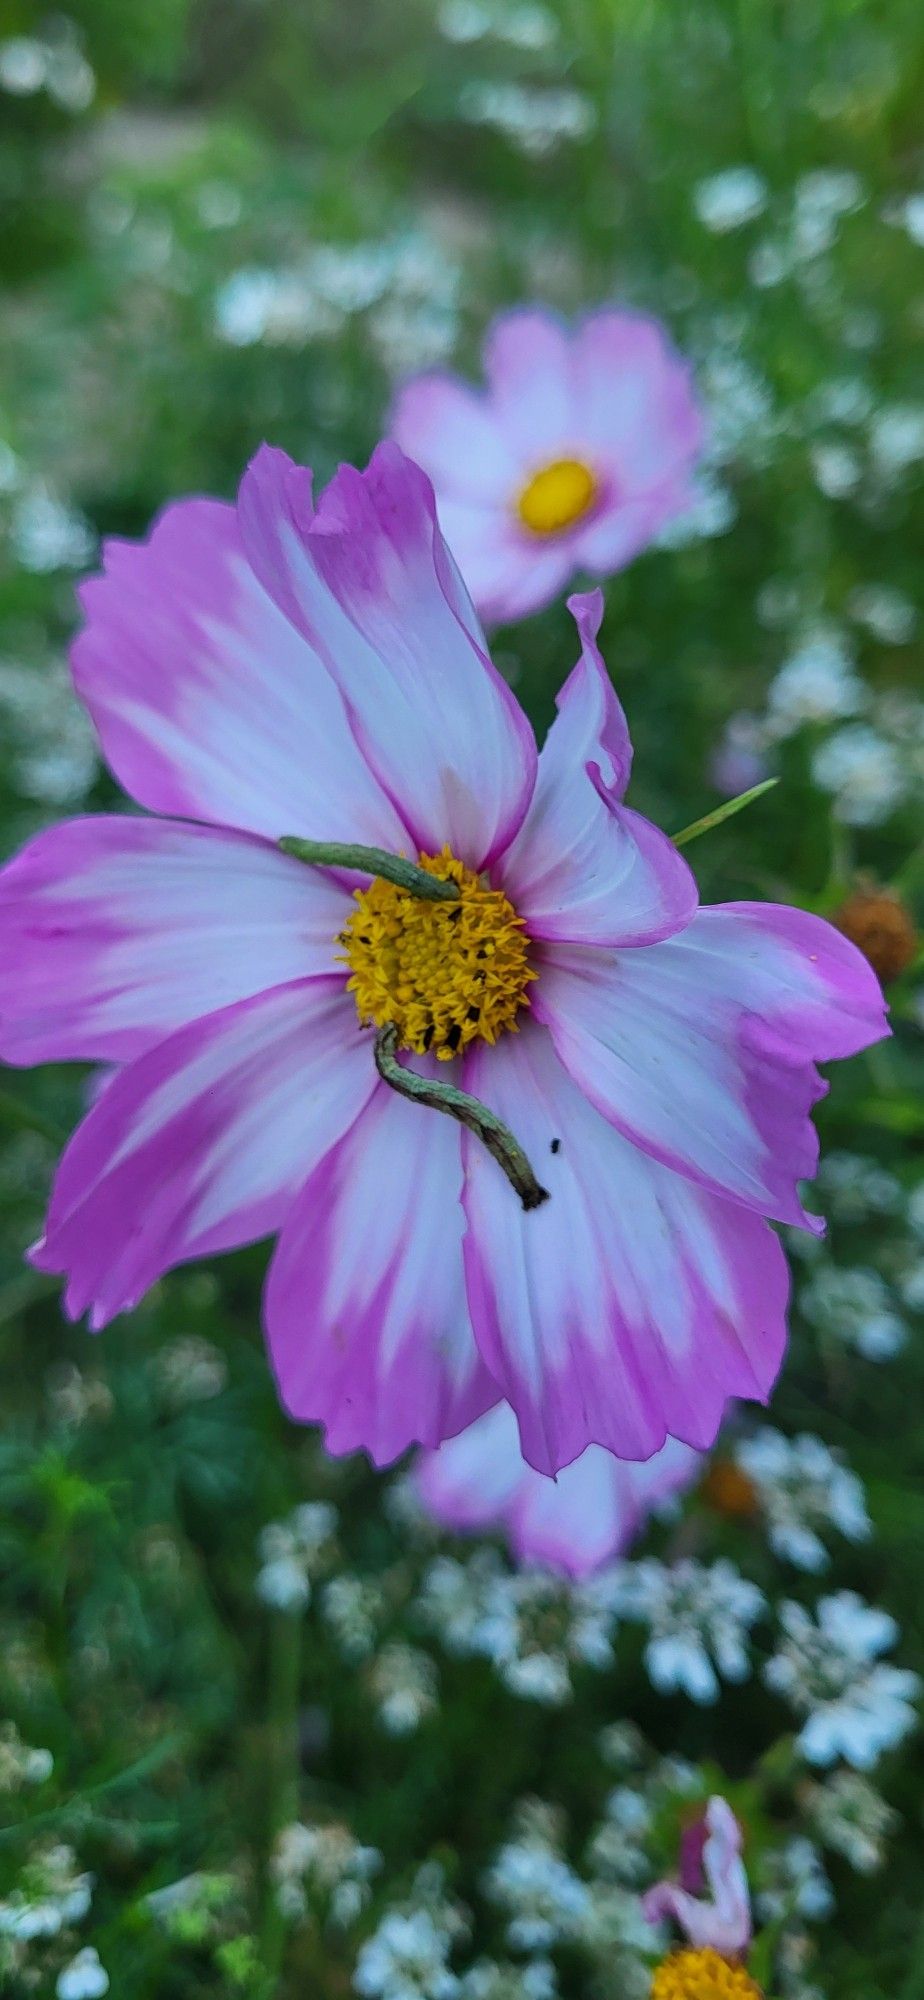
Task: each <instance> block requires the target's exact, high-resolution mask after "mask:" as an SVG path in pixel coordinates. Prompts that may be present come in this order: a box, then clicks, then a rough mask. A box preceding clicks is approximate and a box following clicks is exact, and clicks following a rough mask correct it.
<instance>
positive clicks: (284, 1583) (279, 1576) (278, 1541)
mask: <svg viewBox="0 0 924 2000" xmlns="http://www.w3.org/2000/svg"><path fill="white" fill-rule="evenodd" d="M336 1528H337V1509H336V1507H331V1506H330V1505H328V1503H327V1502H326V1501H323V1500H316V1501H308V1502H306V1503H305V1504H304V1505H303V1506H301V1507H296V1508H295V1511H294V1513H292V1514H290V1516H289V1518H288V1520H287V1521H272V1522H270V1524H269V1526H268V1527H266V1528H264V1529H263V1531H262V1533H261V1535H260V1538H259V1542H258V1549H259V1553H260V1557H261V1567H260V1570H259V1573H258V1575H257V1580H256V1592H257V1596H258V1597H259V1598H261V1599H262V1602H263V1603H264V1604H269V1605H272V1606H273V1608H274V1609H275V1610H278V1611H300V1610H301V1609H302V1608H303V1606H304V1605H306V1604H307V1603H308V1602H309V1601H310V1598H311V1585H312V1582H313V1581H314V1579H315V1577H316V1576H317V1575H318V1574H319V1572H320V1571H321V1570H323V1569H324V1568H325V1567H326V1566H327V1564H328V1563H329V1561H330V1557H331V1543H332V1540H333V1536H334V1534H335V1532H336Z"/></svg>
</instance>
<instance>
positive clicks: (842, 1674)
mask: <svg viewBox="0 0 924 2000" xmlns="http://www.w3.org/2000/svg"><path fill="white" fill-rule="evenodd" d="M779 1621H780V1625H781V1627H782V1631H783V1642H782V1645H781V1646H780V1649H779V1651H778V1652H777V1653H775V1654H774V1656H773V1658H772V1659H771V1660H769V1661H768V1663H767V1666H766V1668H765V1669H764V1678H765V1680H766V1683H767V1686H768V1687H770V1688H772V1689H773V1691H774V1693H775V1694H779V1695H781V1696H782V1697H783V1699H784V1700H785V1701H787V1702H788V1703H789V1705H790V1707H791V1708H793V1709H794V1710H795V1712H796V1714H797V1715H800V1716H802V1717H804V1721H803V1723H802V1727H801V1729H800V1731H799V1736H798V1739H797V1740H798V1745H799V1749H800V1750H801V1752H802V1755H803V1757H805V1759H806V1761H807V1762H808V1763H810V1764H820V1765H829V1764H834V1763H836V1762H837V1760H838V1759H839V1758H843V1760H844V1762H845V1763H848V1764H851V1765H853V1766H854V1768H855V1769H856V1770H859V1771H868V1770H871V1769H872V1767H873V1765H874V1764H876V1763H877V1762H878V1760H879V1758H880V1756H881V1755H882V1753H883V1751H885V1750H890V1749H893V1748H894V1746H895V1745H896V1744H897V1743H900V1742H901V1741H902V1740H903V1738H904V1737H905V1736H906V1735H907V1734H908V1732H909V1730H910V1729H912V1728H913V1727H914V1726H915V1722H916V1719H917V1718H916V1715H915V1711H914V1708H913V1707H912V1703H913V1701H914V1699H915V1697H916V1695H917V1694H918V1692H919V1689H920V1685H921V1683H920V1679H919V1676H918V1675H917V1674H915V1673H912V1672H911V1671H910V1670H909V1669H907V1668H903V1667H895V1666H892V1665H891V1664H888V1663H886V1662H884V1661H882V1660H881V1659H880V1657H879V1655H880V1654H881V1653H884V1652H885V1651H886V1650H887V1649H888V1648H889V1647H891V1646H893V1645H894V1644H895V1641H896V1639H897V1638H898V1627H897V1625H896V1623H895V1620H894V1618H891V1617H890V1616H889V1615H888V1613H887V1612H885V1611H880V1610H878V1609H876V1608H875V1607H874V1606H873V1605H870V1604H865V1603H864V1601H863V1599H862V1598H861V1597H859V1596H858V1595H857V1593H856V1592H855V1591H852V1590H840V1591H837V1592H836V1593H835V1594H834V1595H833V1596H831V1597H823V1598H821V1599H820V1601H819V1603H818V1605H817V1606H816V1611H815V1615H814V1616H813V1615H812V1613H811V1612H810V1611H807V1610H806V1609H805V1607H804V1605H801V1604H795V1603H793V1602H791V1601H786V1602H784V1603H783V1604H781V1605H780V1607H779Z"/></svg>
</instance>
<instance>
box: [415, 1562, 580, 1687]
mask: <svg viewBox="0 0 924 2000" xmlns="http://www.w3.org/2000/svg"><path fill="white" fill-rule="evenodd" d="M615 1594H616V1593H615V1586H614V1582H613V1578H612V1576H609V1575H607V1574H606V1573H604V1574H602V1575H600V1576H597V1577H591V1578H589V1579H588V1580H587V1581H585V1582H582V1583H576V1584H569V1583H567V1582H565V1581H564V1580H562V1579H559V1578H556V1577H553V1576H551V1575H549V1574H546V1573H545V1572H544V1571H541V1570H523V1571H521V1572H519V1573H518V1574H514V1575H511V1574H510V1573H509V1571H507V1570H505V1569H504V1568H503V1566H502V1564H501V1562H500V1560H499V1558H497V1557H496V1556H495V1555H494V1553H493V1552H492V1551H488V1550H478V1551H476V1552H475V1554H474V1555H472V1556H470V1557H469V1558H468V1560H467V1561H461V1562H460V1561H458V1560H457V1559H456V1558H455V1557H451V1556H440V1557H437V1559H436V1560H435V1561H434V1562H433V1563H431V1564H430V1566H429V1568H428V1569H427V1571H426V1574H425V1576H424V1581H423V1589H422V1592H421V1597H420V1602H419V1610H420V1614H421V1616H422V1617H423V1619H424V1621H425V1623H427V1624H428V1625H429V1627H430V1628H431V1630H433V1631H435V1632H436V1633H437V1635H438V1636H439V1638H440V1639H441V1641H442V1643H443V1645H444V1646H445V1647H446V1648H447V1650H448V1651H449V1652H453V1653H458V1654H461V1655H466V1654H467V1655H481V1656H483V1657H484V1658H486V1659H489V1660H491V1662H492V1663H493V1665H494V1667H495V1669H496V1671H497V1672H498V1674H499V1675H500V1677H501V1679H502V1680H503V1681H504V1682H505V1684H506V1686H507V1687H509V1688H510V1689H511V1691H512V1692H513V1693H514V1694H518V1695H521V1696H523V1697H524V1698H525V1699H527V1700H531V1701H538V1702H542V1703H544V1704H546V1705H548V1706H551V1707H554V1706H557V1705H559V1704H561V1703H562V1702H565V1701H567V1700H568V1699H569V1697H570V1695H571V1692H572V1680H571V1675H572V1669H573V1668H574V1667H575V1666H578V1665H586V1666H593V1667H597V1668H602V1667H606V1666H608V1665H610V1663H611V1662H612V1659H613V1637H614V1632H615V1626H616V1602H615Z"/></svg>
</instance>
